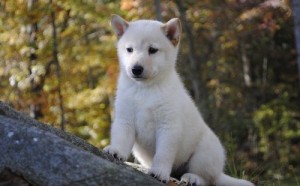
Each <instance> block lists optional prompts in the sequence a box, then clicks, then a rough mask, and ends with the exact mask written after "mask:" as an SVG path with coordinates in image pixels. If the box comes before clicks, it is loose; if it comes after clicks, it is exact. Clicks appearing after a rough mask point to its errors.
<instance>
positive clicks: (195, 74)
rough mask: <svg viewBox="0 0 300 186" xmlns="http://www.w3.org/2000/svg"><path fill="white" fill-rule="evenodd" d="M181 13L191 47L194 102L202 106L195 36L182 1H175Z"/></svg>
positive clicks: (199, 68) (199, 67)
mask: <svg viewBox="0 0 300 186" xmlns="http://www.w3.org/2000/svg"><path fill="white" fill-rule="evenodd" d="M175 3H176V5H177V7H178V10H179V13H180V19H181V21H182V26H183V29H184V31H185V33H186V36H187V41H188V45H189V54H188V57H189V61H190V73H189V75H190V80H191V82H192V88H193V93H194V96H193V97H194V100H195V102H196V104H197V105H199V106H201V105H200V100H201V99H200V96H201V95H200V92H201V93H203V92H202V91H201V85H202V84H201V77H200V76H199V73H200V71H201V66H200V64H197V55H196V49H195V45H194V41H195V40H194V36H193V33H192V31H191V29H190V26H189V24H188V22H187V20H186V16H185V8H184V6H183V4H182V2H181V0H176V1H175Z"/></svg>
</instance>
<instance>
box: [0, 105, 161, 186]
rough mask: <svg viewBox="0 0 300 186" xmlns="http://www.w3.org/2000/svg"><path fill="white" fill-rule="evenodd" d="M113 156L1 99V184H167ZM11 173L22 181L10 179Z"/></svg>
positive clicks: (13, 177) (90, 185)
mask: <svg viewBox="0 0 300 186" xmlns="http://www.w3.org/2000/svg"><path fill="white" fill-rule="evenodd" d="M109 159H110V160H113V159H112V158H111V157H108V156H107V155H106V154H104V153H102V151H101V150H98V149H97V148H96V147H93V146H91V145H90V144H87V143H86V142H85V141H83V140H81V139H79V138H77V137H75V136H72V135H70V134H67V133H64V132H62V131H60V130H57V129H55V128H52V127H51V126H49V125H45V124H42V123H39V122H37V121H35V120H33V119H31V118H29V117H27V116H25V115H22V114H20V113H18V112H16V111H14V110H13V109H11V108H10V107H8V106H7V105H5V104H3V103H2V102H0V185H5V183H6V185H10V184H7V183H14V185H26V184H27V185H89V186H92V185H105V186H106V185H107V186H109V185H163V184H162V183H160V182H158V181H157V180H155V179H153V178H151V177H150V176H148V175H146V174H143V173H141V172H139V171H137V170H135V169H133V168H131V167H129V166H127V165H125V164H123V163H116V162H115V163H113V162H111V161H109ZM4 173H5V174H4ZM7 173H9V175H10V176H11V175H13V176H11V177H8V179H11V180H12V179H15V178H18V179H16V180H19V182H18V181H16V182H9V181H11V180H7V176H6V177H5V176H3V175H7ZM4 178H5V179H4ZM20 180H21V181H20ZM22 180H23V181H22Z"/></svg>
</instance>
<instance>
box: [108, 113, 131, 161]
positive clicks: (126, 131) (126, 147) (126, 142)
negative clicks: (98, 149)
mask: <svg viewBox="0 0 300 186" xmlns="http://www.w3.org/2000/svg"><path fill="white" fill-rule="evenodd" d="M134 140H135V131H134V126H133V124H132V123H128V121H127V120H123V119H118V118H116V119H115V121H114V123H113V124H112V128H111V143H110V145H109V146H107V147H105V148H104V149H103V150H104V151H106V152H107V153H109V154H111V155H112V156H114V157H115V158H118V159H119V160H121V161H125V160H127V159H128V157H129V155H130V152H131V150H132V147H133V144H134Z"/></svg>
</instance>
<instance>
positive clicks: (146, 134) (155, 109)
mask: <svg viewBox="0 0 300 186" xmlns="http://www.w3.org/2000/svg"><path fill="white" fill-rule="evenodd" d="M146 99H147V98H146ZM135 108H136V109H135V112H134V125H135V130H136V137H137V138H136V139H137V141H139V142H141V143H147V144H148V143H152V142H153V141H155V138H156V131H157V129H158V128H159V127H160V123H161V121H162V120H163V116H162V112H163V111H162V106H161V102H160V101H159V100H154V99H152V100H143V101H139V102H138V103H136V106H135Z"/></svg>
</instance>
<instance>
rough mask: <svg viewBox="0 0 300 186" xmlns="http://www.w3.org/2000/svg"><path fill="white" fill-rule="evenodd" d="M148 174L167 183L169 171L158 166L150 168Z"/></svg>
mask: <svg viewBox="0 0 300 186" xmlns="http://www.w3.org/2000/svg"><path fill="white" fill-rule="evenodd" d="M148 174H149V175H150V176H152V177H154V178H156V179H157V180H159V181H161V182H163V183H168V182H169V180H170V175H169V173H167V171H165V170H163V169H160V168H151V169H150V171H149V172H148Z"/></svg>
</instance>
